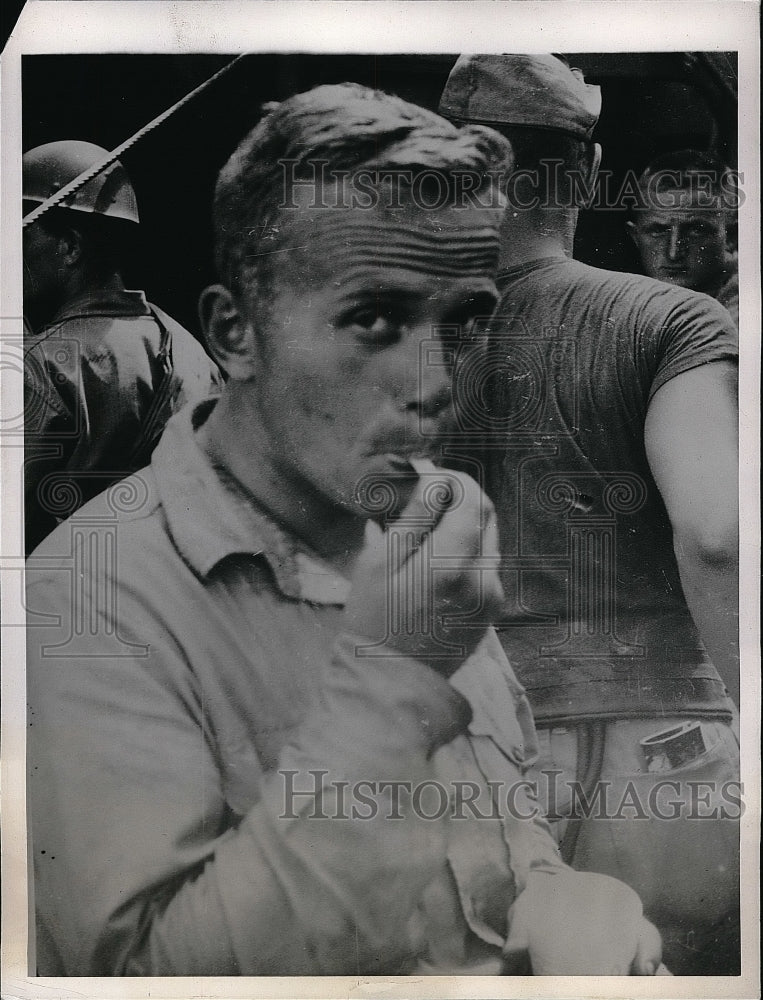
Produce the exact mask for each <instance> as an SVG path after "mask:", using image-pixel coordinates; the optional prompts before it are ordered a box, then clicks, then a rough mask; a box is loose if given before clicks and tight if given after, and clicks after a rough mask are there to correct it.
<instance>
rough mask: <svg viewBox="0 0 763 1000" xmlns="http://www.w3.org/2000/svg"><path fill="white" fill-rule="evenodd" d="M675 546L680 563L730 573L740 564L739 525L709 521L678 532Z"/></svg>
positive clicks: (679, 529) (675, 534) (683, 528)
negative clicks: (689, 562) (687, 562)
mask: <svg viewBox="0 0 763 1000" xmlns="http://www.w3.org/2000/svg"><path fill="white" fill-rule="evenodd" d="M673 537H674V546H675V550H676V556H677V557H678V560H679V562H683V561H685V560H690V561H691V562H693V563H701V564H702V565H703V566H706V567H707V568H708V569H714V570H723V569H726V570H730V569H733V568H735V567H736V566H737V564H738V562H739V526H738V524H737V521H736V519H735V520H734V521H729V522H727V523H713V522H712V521H708V522H706V523H704V524H701V525H692V526H684V527H681V528H678V529H676V530H674V536H673Z"/></svg>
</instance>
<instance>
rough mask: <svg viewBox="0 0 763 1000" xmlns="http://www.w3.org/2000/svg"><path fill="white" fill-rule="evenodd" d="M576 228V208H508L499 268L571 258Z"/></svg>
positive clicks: (503, 225) (502, 234)
mask: <svg viewBox="0 0 763 1000" xmlns="http://www.w3.org/2000/svg"><path fill="white" fill-rule="evenodd" d="M576 225H577V211H576V210H575V209H559V210H550V209H542V208H539V209H533V210H525V211H521V210H517V209H512V208H508V209H507V210H506V214H505V215H504V217H503V223H502V225H501V249H500V254H499V267H500V269H501V270H506V269H508V268H512V267H519V266H520V265H521V264H525V263H527V261H530V260H538V259H540V258H545V257H571V256H572V248H573V243H574V240H575V227H576Z"/></svg>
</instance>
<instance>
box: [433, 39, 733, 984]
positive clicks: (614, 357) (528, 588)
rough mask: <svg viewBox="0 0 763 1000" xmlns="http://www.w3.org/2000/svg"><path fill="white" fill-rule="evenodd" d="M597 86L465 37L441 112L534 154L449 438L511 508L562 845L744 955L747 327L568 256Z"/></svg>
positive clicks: (533, 687) (663, 919) (545, 762)
mask: <svg viewBox="0 0 763 1000" xmlns="http://www.w3.org/2000/svg"><path fill="white" fill-rule="evenodd" d="M600 104H601V98H600V93H599V88H598V87H594V86H591V85H588V84H586V83H585V82H584V80H583V77H582V74H580V72H579V71H575V70H571V69H569V68H568V67H567V66H566V65H565V64H564V63H563V62H562V61H560V60H559V59H556V58H554V57H552V56H526V55H503V56H500V55H493V56H468V57H467V56H462V57H461V58H460V59H459V60H458V62H457V63H456V66H455V67H454V69H453V71H452V73H451V75H450V77H449V79H448V83H447V85H446V88H445V92H444V93H443V96H442V99H441V103H440V111H441V113H442V114H444V115H445V116H446V117H448V118H450V119H451V120H453V121H455V122H481V123H484V124H487V125H491V126H493V127H494V128H496V129H498V130H499V131H500V132H502V133H503V134H504V135H505V136H506V137H507V138H508V139H509V140H510V142H511V145H512V148H513V151H514V157H515V160H514V163H513V164H507V173H506V176H505V178H504V180H505V183H506V193H507V195H508V201H509V206H508V208H507V210H506V215H505V218H504V227H503V231H502V247H501V260H500V271H499V277H498V282H497V284H498V288H499V293H500V296H501V297H500V301H499V305H498V308H497V311H496V317H495V318H494V321H493V324H492V326H493V329H492V333H491V335H490V339H489V350H491V351H492V363H491V365H489V366H487V367H483V368H481V369H479V370H477V368H476V367H475V368H474V369H473V371H472V372H470V371H469V370H467V369H463V370H461V371H460V372H458V373H457V377H456V383H455V395H456V400H457V402H458V403H459V406H460V413H459V425H460V432H461V436H460V439H459V438H458V437H457V438H456V441H455V443H454V444H453V445H452V447H451V454H452V456H453V461H454V462H457V463H460V464H462V465H463V466H464V467H465V468H468V469H469V470H470V471H471V472H472V475H475V476H476V475H477V474H478V473H479V474H481V475H483V476H484V483H485V486H486V489H487V492H488V494H489V495H490V496H491V498H492V499H493V501H494V503H495V505H496V508H497V512H498V519H499V530H500V536H501V557H502V582H503V586H504V590H505V593H506V595H507V598H508V608H507V610H506V613H505V615H504V618H503V620H502V622H501V623H500V626H499V633H500V635H501V639H502V642H503V644H504V647H505V649H506V651H507V653H508V655H509V657H510V659H511V661H512V663H513V665H514V667H515V669H516V671H517V674H518V675H519V677H520V680H521V681H522V683H523V684H524V685H525V687H526V689H527V691H528V694H529V697H530V701H531V704H532V706H533V710H534V713H535V716H536V720H537V723H538V727H539V731H540V742H541V752H540V758H539V762H538V769H537V776H538V779H539V791H540V793H541V795H542V796H544V797H545V800H546V804H547V807H548V812H549V816H550V818H551V819H552V820H553V819H556V820H558V823H557V824H556V825H557V831H558V836H559V838H560V841H561V845H562V851H563V855H564V856H566V858H567V859H568V860H570V861H571V863H573V865H574V866H575V867H578V868H581V869H588V870H594V871H600V872H606V873H610V874H617V875H618V876H619V877H620V878H622V879H624V880H625V881H626V882H629V883H630V884H631V885H633V886H634V887H635V888H636V889H637V891H638V892H639V893H640V894H641V896H642V898H643V899H644V904H645V910H646V912H647V913H648V914H649V915H650V916H651V919H653V920H654V921H655V923H657V925H658V926H659V927H660V930H661V931H662V933H663V938H664V941H665V954H666V964H667V965H668V967H669V968H671V969H672V971H674V972H676V973H683V974H691V973H693V974H702V973H731V972H733V971H734V969H736V968H738V962H739V950H738V949H739V940H738V936H737V934H738V878H739V874H738V827H737V825H736V823H735V819H737V818H738V816H739V808H738V806H739V803H738V796H739V786H738V784H737V783H736V782H737V779H738V743H737V740H736V738H735V735H734V732H733V729H732V721H733V716H734V712H735V708H734V705H733V702H732V700H731V699H730V698H729V694H732V695H733V697H735V698H736V697H738V684H739V673H738V646H737V532H738V525H737V485H736V484H737V406H736V376H737V335H736V330H735V329H734V325H733V323H732V321H731V319H730V317H729V315H728V313H727V312H726V310H725V309H723V308H722V307H721V306H720V305H719V304H718V303H717V302H716V301H714V300H713V299H711V298H710V297H708V296H705V295H702V294H699V293H696V292H693V291H688V290H686V289H683V288H679V287H676V286H675V285H671V284H666V283H662V282H659V281H654V280H652V279H650V278H647V277H643V276H636V275H631V274H623V273H614V272H609V271H604V270H600V269H597V268H593V267H589V266H587V265H584V264H582V263H579V262H577V261H575V260H573V259H572V244H573V238H574V234H575V227H576V222H577V214H578V208H577V204H578V201H579V200H580V199H581V197H582V194H581V193H582V192H583V191H585V190H586V189H589V190H590V189H591V187H592V185H593V183H594V182H595V179H596V175H597V171H598V165H599V160H600V155H601V149H600V147H599V146H598V145H596V144H594V143H592V141H591V136H592V133H593V129H594V126H595V125H596V122H597V119H598V115H599V111H600ZM560 167H561V169H560ZM486 371H489V372H490V375H489V379H490V388H489V390H488V391H485V372H486ZM470 377H473V381H471V382H470ZM459 440H460V443H459ZM480 460H481V462H482V468H481V469H480V468H478V466H479V461H480ZM693 781H694V782H696V781H699V782H704V781H707V782H710V784H709V785H707V786H705V785H703V786H702V788H703V794H704V791H707V796H706V799H705V800H704V801H703V804H702V805H701V806H699V805H698V803H697V801H696V788H697V786H696V785H692V784H691V782H693ZM576 782H577V784H576ZM708 789H709V790H708ZM735 797H736V800H737V806H736V807H732V805H731V802H730V801H729V800H731V799H734V798H735ZM586 812H588V813H589V818H586V815H585V814H586ZM699 815H701V816H702V817H703V818H704V822H702V823H698V822H695V821H694V819H692V817H694V818H698V817H699ZM710 817H712V818H710ZM629 819H635V820H640V821H637V822H624V821H625V820H629Z"/></svg>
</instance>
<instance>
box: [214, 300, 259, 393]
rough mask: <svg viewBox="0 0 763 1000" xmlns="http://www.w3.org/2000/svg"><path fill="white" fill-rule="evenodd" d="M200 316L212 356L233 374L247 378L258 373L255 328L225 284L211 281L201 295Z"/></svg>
mask: <svg viewBox="0 0 763 1000" xmlns="http://www.w3.org/2000/svg"><path fill="white" fill-rule="evenodd" d="M199 320H200V322H201V328H202V330H203V331H204V337H205V340H206V344H207V347H208V348H209V351H210V353H211V355H212V357H213V358H214V359H215V361H217V363H218V364H219V365H220V367H221V368H222V369H223V370H224V371H225V372H226V374H227V375H228V377H229V378H232V379H237V380H239V381H246V380H247V379H250V378H252V376H253V375H255V374H256V372H257V370H258V368H259V365H258V364H257V359H256V357H255V354H256V349H257V344H256V337H255V335H254V330H253V328H252V325H251V323H249V322H248V321H247V320H246V319H245V317H244V315H243V314H242V312H241V310H240V308H239V306H238V303H237V301H236V298H235V297H234V295H233V293H232V292H231V291H230V289H228V288H226V287H225V285H210V286H209V288H205V289H204V291H203V292H202V293H201V297H200V299H199Z"/></svg>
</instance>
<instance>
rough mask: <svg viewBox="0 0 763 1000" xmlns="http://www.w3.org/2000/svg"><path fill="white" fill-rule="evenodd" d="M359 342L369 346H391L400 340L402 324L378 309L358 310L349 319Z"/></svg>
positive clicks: (348, 321) (349, 323)
mask: <svg viewBox="0 0 763 1000" xmlns="http://www.w3.org/2000/svg"><path fill="white" fill-rule="evenodd" d="M347 323H348V325H349V326H352V327H354V328H355V330H356V335H357V337H358V339H359V340H361V341H363V342H364V343H369V344H390V343H394V342H395V341H397V340H399V339H400V336H401V332H402V324H401V323H400V322H399V321H398V319H397V318H396V317H395V316H393V315H391V314H389V313H385V312H380V311H379V309H377V308H367V309H357V310H355V312H353V313H351V314H350V316H349V317H347Z"/></svg>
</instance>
